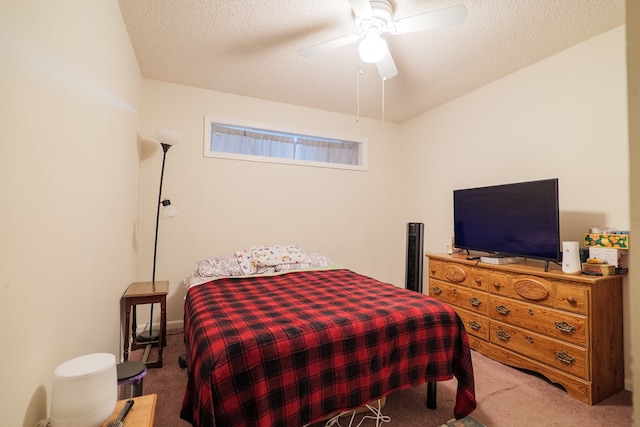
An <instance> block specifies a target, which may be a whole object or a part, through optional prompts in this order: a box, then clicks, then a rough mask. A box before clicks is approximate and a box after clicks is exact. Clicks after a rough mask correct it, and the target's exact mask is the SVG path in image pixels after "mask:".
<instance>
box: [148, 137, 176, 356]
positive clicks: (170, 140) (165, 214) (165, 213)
mask: <svg viewBox="0 0 640 427" xmlns="http://www.w3.org/2000/svg"><path fill="white" fill-rule="evenodd" d="M153 134H154V137H155V139H156V140H157V141H158V142H160V145H161V146H162V169H161V170H160V189H159V191H158V203H157V206H156V208H157V209H156V234H155V239H154V241H153V273H152V276H151V283H152V286H153V291H154V292H155V290H156V257H157V253H158V226H159V225H160V208H161V207H162V218H171V217H174V216H176V215H177V214H178V210H177V209H176V208H175V206H173V205H172V204H171V200H169V199H164V200H163V199H162V181H163V179H164V164H165V161H166V159H167V151H169V148H171V147H173V146H174V145H176V144H178V143H179V142H180V141H181V140H182V137H183V135H182V134H181V133H179V132H174V131H172V130H169V129H154V132H153ZM152 325H153V304H151V315H150V318H149V332H148V333H144V332H143V333H142V334H140V335H138V340H139V341H143V342H152V341H155V340H158V341H159V337H160V332H159V331H154V330H153V328H152ZM158 345H162V343H160V342H158Z"/></svg>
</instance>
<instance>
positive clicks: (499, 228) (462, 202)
mask: <svg viewBox="0 0 640 427" xmlns="http://www.w3.org/2000/svg"><path fill="white" fill-rule="evenodd" d="M453 218H454V219H453V221H454V245H455V246H456V247H457V248H461V249H466V250H467V251H470V250H473V251H480V252H487V253H488V254H492V255H494V256H517V257H525V258H535V259H541V260H545V261H547V262H548V261H554V262H558V261H560V260H561V257H562V251H561V248H560V210H559V204H558V179H557V178H554V179H545V180H539V181H529V182H518V183H511V184H503V185H494V186H489V187H478V188H466V189H461V190H454V192H453ZM547 266H548V263H547Z"/></svg>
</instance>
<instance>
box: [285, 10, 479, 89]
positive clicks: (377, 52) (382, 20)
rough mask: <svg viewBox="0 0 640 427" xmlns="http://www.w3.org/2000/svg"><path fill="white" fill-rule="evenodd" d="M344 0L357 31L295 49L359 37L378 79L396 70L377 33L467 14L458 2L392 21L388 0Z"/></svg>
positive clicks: (450, 21) (441, 23) (444, 22)
mask: <svg viewBox="0 0 640 427" xmlns="http://www.w3.org/2000/svg"><path fill="white" fill-rule="evenodd" d="M348 1H349V4H350V5H351V9H353V12H354V14H355V23H356V27H357V28H358V30H359V31H360V32H359V34H351V35H346V36H343V37H340V38H337V39H334V40H329V41H326V42H323V43H319V44H316V45H313V46H309V47H305V48H303V49H299V50H298V54H299V55H300V56H311V55H315V54H317V53H321V52H325V51H328V50H331V49H335V48H338V47H341V46H345V45H348V44H351V43H355V42H357V41H358V40H362V41H361V42H360V46H359V52H360V58H361V59H362V60H363V61H364V62H369V63H375V64H376V67H377V68H378V74H380V78H381V79H382V80H388V79H390V78H392V77H394V76H395V75H397V74H398V69H397V68H396V64H395V63H394V62H393V58H392V57H391V52H389V48H388V47H387V43H386V41H385V40H384V39H383V38H382V37H380V36H381V35H382V34H384V33H391V34H394V35H395V34H406V33H413V32H417V31H424V30H430V29H433V28H440V27H446V26H450V25H457V24H460V23H462V22H463V21H464V19H465V18H466V16H467V9H466V8H465V7H464V5H461V4H460V5H457V6H451V7H447V8H444V9H439V10H435V11H432V12H427V13H422V14H419V15H414V16H410V17H407V18H403V19H399V20H397V21H394V20H393V5H392V3H391V1H390V0H348Z"/></svg>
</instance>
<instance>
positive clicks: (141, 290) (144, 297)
mask: <svg viewBox="0 0 640 427" xmlns="http://www.w3.org/2000/svg"><path fill="white" fill-rule="evenodd" d="M168 293H169V281H168V280H156V281H155V283H153V282H134V283H132V284H130V285H129V287H128V288H127V290H126V291H125V293H124V295H123V296H122V298H123V299H124V309H125V323H124V331H125V334H126V339H125V340H124V361H125V362H126V361H127V360H128V359H129V346H130V345H131V349H132V350H135V349H138V348H142V347H145V346H147V348H149V346H151V345H153V344H156V345H157V347H158V359H157V360H156V361H155V362H147V361H146V357H145V358H143V359H144V361H145V364H146V366H147V367H148V368H161V367H162V348H163V347H164V346H165V345H167V294H168ZM140 304H160V331H159V336H158V339H157V340H154V341H148V342H144V343H140V342H138V341H137V340H136V330H137V328H138V325H137V319H136V305H140ZM132 311H133V322H130V317H131V312H132ZM130 325H131V326H130ZM129 328H131V329H129ZM149 329H151V325H149ZM129 330H131V343H130V342H129V338H130V337H129ZM146 355H147V352H145V356H146Z"/></svg>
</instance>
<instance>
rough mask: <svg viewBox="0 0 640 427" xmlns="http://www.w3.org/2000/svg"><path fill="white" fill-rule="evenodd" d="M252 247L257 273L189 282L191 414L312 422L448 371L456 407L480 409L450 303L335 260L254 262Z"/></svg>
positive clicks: (212, 422) (207, 418) (243, 422)
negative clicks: (454, 384) (454, 383)
mask: <svg viewBox="0 0 640 427" xmlns="http://www.w3.org/2000/svg"><path fill="white" fill-rule="evenodd" d="M235 255H236V256H237V258H238V259H241V258H242V256H244V255H238V253H236V254H235ZM248 258H249V263H253V265H252V266H250V267H249V269H253V270H255V271H253V272H252V273H251V274H244V273H246V272H247V270H246V269H242V268H241V269H240V270H242V271H241V272H240V274H233V275H230V276H217V275H216V276H205V277H204V278H203V279H201V280H200V282H201V283H196V284H195V285H193V286H189V288H188V290H187V294H186V297H185V317H184V330H185V346H186V354H185V359H186V365H187V367H188V369H187V371H188V379H187V386H186V390H185V394H184V399H183V405H182V410H181V413H180V416H181V418H183V419H184V420H186V421H188V422H190V423H191V424H192V425H194V426H216V427H226V426H233V427H239V426H283V427H284V426H305V425H308V424H311V423H313V422H316V421H318V420H321V419H323V418H325V417H326V416H327V414H331V413H335V412H336V411H341V410H347V409H352V408H356V407H358V406H361V405H363V404H364V403H367V402H371V401H374V400H375V399H378V398H381V397H383V396H386V395H388V394H389V393H391V392H393V391H395V390H400V389H406V388H410V387H414V386H416V385H419V384H422V383H425V382H436V381H445V380H449V379H451V378H453V377H456V378H457V380H458V384H457V392H456V403H455V408H454V416H455V417H456V418H462V417H464V416H466V415H468V414H469V413H471V412H472V411H473V410H474V409H475V407H476V401H475V391H474V378H473V367H472V363H471V354H470V350H469V346H468V339H467V334H466V331H465V329H464V325H463V323H462V322H461V320H460V318H459V317H458V316H457V315H456V314H455V312H454V311H453V309H452V308H451V307H450V306H449V305H447V304H444V303H442V302H440V301H438V300H436V299H434V298H430V297H428V296H426V295H423V294H419V293H417V292H413V291H409V290H406V289H401V288H398V287H396V286H393V285H390V284H387V283H383V282H380V281H378V280H375V279H373V278H370V277H367V276H363V275H361V274H358V273H355V272H353V271H351V270H348V269H345V268H341V267H340V266H335V265H323V266H317V265H314V264H313V263H304V262H292V261H294V260H292V259H291V258H287V259H286V261H287V264H288V267H287V268H281V269H277V268H274V269H273V271H271V270H270V271H266V272H265V271H262V272H258V271H259V270H260V268H261V267H265V266H264V265H262V266H261V265H260V263H259V262H258V263H256V262H255V259H253V260H251V259H250V258H251V257H248ZM244 261H247V260H246V259H245V260H244ZM240 264H241V265H242V260H241V261H240ZM296 264H297V265H298V266H299V267H300V268H292V267H291V266H292V265H296ZM201 267H202V266H201ZM245 267H246V262H245ZM271 267H275V266H271ZM201 270H202V269H201ZM276 270H277V271H276ZM236 273H237V271H236ZM191 279H192V278H191ZM185 281H187V280H185ZM191 283H193V281H191ZM191 283H190V284H191Z"/></svg>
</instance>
